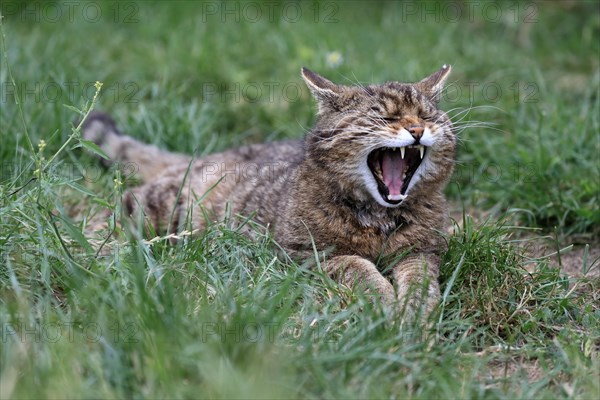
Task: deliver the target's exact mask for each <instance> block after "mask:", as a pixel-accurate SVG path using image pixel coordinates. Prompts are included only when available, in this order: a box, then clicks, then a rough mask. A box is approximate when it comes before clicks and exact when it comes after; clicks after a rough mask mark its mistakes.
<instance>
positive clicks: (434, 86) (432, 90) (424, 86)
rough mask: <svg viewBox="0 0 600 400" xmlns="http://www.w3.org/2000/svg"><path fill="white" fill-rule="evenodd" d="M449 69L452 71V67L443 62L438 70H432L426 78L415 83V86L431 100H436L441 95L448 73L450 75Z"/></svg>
mask: <svg viewBox="0 0 600 400" xmlns="http://www.w3.org/2000/svg"><path fill="white" fill-rule="evenodd" d="M450 71H452V67H451V66H450V65H448V64H444V65H442V68H440V70H439V71H437V72H434V73H433V74H431V75H429V76H428V77H427V78H425V79H423V80H421V81H420V82H418V83H416V86H417V88H418V89H419V90H421V91H422V92H423V93H425V94H426V95H427V96H429V97H430V98H431V99H432V100H433V101H435V102H437V101H439V100H440V97H441V96H442V90H443V89H444V84H445V83H446V79H448V75H450Z"/></svg>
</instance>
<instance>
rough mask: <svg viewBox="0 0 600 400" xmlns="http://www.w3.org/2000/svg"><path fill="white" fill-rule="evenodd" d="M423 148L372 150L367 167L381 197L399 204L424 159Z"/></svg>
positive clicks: (407, 147) (418, 146) (382, 148)
mask: <svg viewBox="0 0 600 400" xmlns="http://www.w3.org/2000/svg"><path fill="white" fill-rule="evenodd" d="M425 151H426V148H425V146H421V145H417V146H406V147H381V148H379V149H376V150H373V151H372V152H371V153H370V154H369V156H368V158H367V165H368V166H369V169H370V170H371V173H372V174H373V176H374V177H375V181H376V182H377V188H378V190H379V193H380V194H381V197H382V198H383V199H384V200H385V201H386V202H388V203H390V204H399V203H400V202H401V201H402V200H403V199H404V197H405V195H404V194H405V193H406V189H408V185H409V183H410V180H411V178H412V177H413V175H414V174H415V172H416V171H417V168H419V165H421V161H423V157H425Z"/></svg>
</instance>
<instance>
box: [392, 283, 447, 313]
mask: <svg viewBox="0 0 600 400" xmlns="http://www.w3.org/2000/svg"><path fill="white" fill-rule="evenodd" d="M395 296H396V300H397V308H398V311H399V313H400V314H401V316H402V319H403V320H405V321H414V322H418V321H425V320H427V318H428V317H429V315H430V314H431V313H432V312H433V310H434V309H435V308H436V307H437V305H438V304H439V302H440V298H441V296H440V288H439V284H438V283H437V281H435V282H429V283H414V284H412V285H398V286H397V287H396V295H395Z"/></svg>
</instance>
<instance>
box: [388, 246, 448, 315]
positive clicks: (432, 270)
mask: <svg viewBox="0 0 600 400" xmlns="http://www.w3.org/2000/svg"><path fill="white" fill-rule="evenodd" d="M439 264H440V261H439V258H438V257H437V256H436V255H433V254H425V253H423V254H417V255H414V256H409V257H407V258H405V259H404V260H402V261H401V262H400V263H399V264H398V265H397V266H395V267H394V268H393V269H392V271H391V277H392V281H393V282H394V285H395V288H396V298H397V300H398V307H399V309H400V310H401V311H402V310H403V311H404V314H403V315H404V319H407V320H411V319H414V318H415V317H417V316H422V317H426V316H428V315H429V314H430V313H431V311H433V309H434V308H435V307H436V306H437V304H438V303H439V300H440V286H439V283H438V275H439Z"/></svg>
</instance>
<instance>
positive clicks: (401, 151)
mask: <svg viewBox="0 0 600 400" xmlns="http://www.w3.org/2000/svg"><path fill="white" fill-rule="evenodd" d="M405 151H406V147H400V157H402V159H404V152H405Z"/></svg>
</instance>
